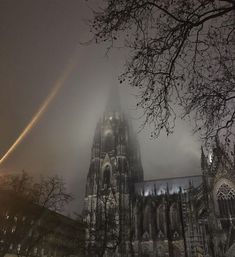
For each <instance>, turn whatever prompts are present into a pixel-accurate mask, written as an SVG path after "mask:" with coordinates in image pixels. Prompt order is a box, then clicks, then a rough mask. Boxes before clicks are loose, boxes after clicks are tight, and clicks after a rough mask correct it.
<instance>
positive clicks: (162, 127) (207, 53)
mask: <svg viewBox="0 0 235 257" xmlns="http://www.w3.org/2000/svg"><path fill="white" fill-rule="evenodd" d="M103 2H104V4H105V5H104V7H102V8H100V9H99V10H97V11H94V18H93V20H92V21H91V24H90V25H91V30H92V32H93V34H94V40H95V41H96V42H97V43H102V42H106V43H107V42H108V44H109V45H108V49H110V48H112V47H115V46H116V45H117V44H120V42H123V45H124V46H125V47H127V48H128V49H129V58H128V60H127V62H126V66H125V70H124V72H123V74H122V75H121V76H120V83H125V82H126V83H128V84H130V85H131V86H133V87H135V88H136V89H138V103H137V106H138V107H140V108H142V110H143V111H144V117H145V121H144V124H143V125H146V124H148V125H150V126H151V127H152V134H151V136H152V137H157V136H159V134H160V132H161V131H165V132H166V133H167V134H170V133H172V132H173V130H174V127H175V119H176V113H178V111H176V109H177V110H180V111H181V112H180V116H181V117H182V118H183V117H185V116H187V115H189V116H190V117H191V118H192V120H193V121H194V131H197V132H200V134H201V135H202V136H203V137H204V139H205V140H206V141H207V142H208V140H210V139H212V138H214V137H215V136H216V135H218V134H219V135H224V136H225V139H226V140H229V137H230V136H231V135H234V128H233V126H234V122H235V66H234V64H235V63H234V62H235V1H233V0H190V1H188V0H165V1H160V0H104V1H103Z"/></svg>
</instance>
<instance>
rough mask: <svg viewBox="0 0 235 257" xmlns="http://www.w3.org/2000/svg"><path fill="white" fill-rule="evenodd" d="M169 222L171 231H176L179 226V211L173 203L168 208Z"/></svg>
mask: <svg viewBox="0 0 235 257" xmlns="http://www.w3.org/2000/svg"><path fill="white" fill-rule="evenodd" d="M170 222H171V229H172V230H173V231H177V230H178V228H179V225H180V217H179V210H178V208H177V204H176V203H173V204H172V205H171V207H170Z"/></svg>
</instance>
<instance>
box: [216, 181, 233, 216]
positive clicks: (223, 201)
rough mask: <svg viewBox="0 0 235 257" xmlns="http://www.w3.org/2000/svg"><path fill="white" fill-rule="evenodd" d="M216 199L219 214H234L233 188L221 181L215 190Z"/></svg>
mask: <svg viewBox="0 0 235 257" xmlns="http://www.w3.org/2000/svg"><path fill="white" fill-rule="evenodd" d="M216 196H217V200H218V206H219V211H220V215H221V216H225V217H228V216H230V215H232V216H235V190H234V188H232V187H231V186H229V185H228V184H226V183H223V184H222V185H221V186H220V187H219V189H218V191H217V194H216Z"/></svg>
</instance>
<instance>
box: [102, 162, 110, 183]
mask: <svg viewBox="0 0 235 257" xmlns="http://www.w3.org/2000/svg"><path fill="white" fill-rule="evenodd" d="M110 173H111V172H110V166H109V165H106V166H105V168H104V173H103V186H106V187H107V186H109V184H110Z"/></svg>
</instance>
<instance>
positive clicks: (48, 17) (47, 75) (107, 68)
mask: <svg viewBox="0 0 235 257" xmlns="http://www.w3.org/2000/svg"><path fill="white" fill-rule="evenodd" d="M94 5H95V3H94V2H89V1H88V2H86V1H83V0H70V1H64V0H54V1H49V0H40V1H31V0H29V1H25V0H21V1H18V0H14V1H10V0H5V1H4V0H1V1H0V37H1V40H0V124H1V126H0V156H1V157H2V156H3V155H4V154H5V153H6V152H7V151H8V149H9V148H10V147H11V145H12V144H13V143H14V142H15V140H16V139H17V138H18V136H19V135H20V134H21V132H22V131H23V130H24V128H25V127H26V126H27V125H28V123H29V122H30V120H31V119H32V117H33V116H34V115H35V113H36V112H37V110H38V108H39V107H40V105H41V104H42V103H43V102H44V101H45V99H46V98H47V97H48V95H49V93H50V92H51V90H52V88H53V87H54V85H55V83H56V81H58V79H60V78H61V76H62V74H63V72H64V70H65V69H66V67H67V65H68V63H70V61H71V60H73V62H74V65H73V68H72V70H71V72H70V73H69V74H68V76H67V78H66V79H65V81H64V83H63V85H62V87H61V88H60V90H59V91H58V93H57V94H56V96H55V97H54V99H53V100H52V101H51V103H50V104H49V105H48V107H47V109H46V111H45V112H44V114H43V115H42V117H41V118H40V119H39V120H38V122H37V124H36V125H35V126H34V127H33V128H32V130H31V131H30V133H28V135H27V136H26V137H25V138H24V140H22V142H21V143H20V144H19V145H18V146H17V148H16V149H15V150H14V151H13V152H12V153H11V154H10V155H9V157H8V158H7V159H6V160H5V161H4V163H3V164H2V165H1V167H0V172H2V173H4V172H19V171H21V170H23V169H24V170H25V171H27V172H28V173H30V174H33V175H36V176H38V175H39V174H59V175H61V176H63V177H64V178H65V180H66V182H67V186H68V189H69V191H71V192H72V193H73V195H74V196H75V200H74V202H73V203H72V205H71V206H70V208H69V209H68V210H67V213H70V214H71V213H72V212H74V211H75V212H80V211H81V209H82V205H83V197H84V189H85V181H86V174H87V172H88V168H89V161H90V149H91V144H92V139H93V134H94V129H95V125H96V122H97V120H98V118H99V117H100V116H101V115H102V112H103V110H104V108H105V103H106V100H107V97H108V94H109V87H110V85H113V84H115V85H117V86H118V87H119V92H120V97H121V102H122V105H123V109H125V111H127V112H129V114H130V116H131V117H132V118H133V126H134V129H135V130H136V131H137V130H138V128H139V125H140V124H141V120H138V119H137V117H138V115H137V113H136V111H135V97H134V94H135V91H134V90H131V89H130V88H128V86H127V85H124V86H123V85H122V86H119V83H118V80H117V76H118V75H119V74H120V73H121V71H122V68H123V67H122V66H123V64H124V61H125V57H126V56H127V53H126V51H125V49H115V50H114V51H113V52H112V53H111V54H110V56H109V57H107V56H105V46H100V45H96V44H90V45H88V46H87V45H83V44H80V43H81V42H86V41H88V40H89V39H90V38H91V35H90V34H89V27H88V26H87V24H86V20H87V19H89V18H90V17H91V15H92V13H91V7H93V6H94ZM138 139H139V143H140V146H141V153H142V163H143V167H144V173H145V179H154V178H163V177H172V176H183V175H194V174H200V141H199V140H198V138H196V137H195V136H193V135H192V133H191V127H190V124H189V123H188V122H185V121H181V120H179V121H177V129H176V131H175V133H174V134H173V135H171V136H169V137H167V136H165V135H162V136H161V137H160V138H159V139H157V140H150V131H149V129H148V128H146V129H145V130H143V131H141V132H140V133H139V134H138Z"/></svg>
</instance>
